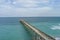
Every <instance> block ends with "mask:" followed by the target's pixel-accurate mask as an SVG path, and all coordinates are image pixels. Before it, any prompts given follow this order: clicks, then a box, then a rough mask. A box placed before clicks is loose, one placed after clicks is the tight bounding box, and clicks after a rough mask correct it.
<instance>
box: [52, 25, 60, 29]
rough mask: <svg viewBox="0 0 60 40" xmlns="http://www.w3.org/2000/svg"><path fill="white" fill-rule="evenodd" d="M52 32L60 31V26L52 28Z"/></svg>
mask: <svg viewBox="0 0 60 40" xmlns="http://www.w3.org/2000/svg"><path fill="white" fill-rule="evenodd" d="M51 29H52V30H60V25H57V26H53V27H51Z"/></svg>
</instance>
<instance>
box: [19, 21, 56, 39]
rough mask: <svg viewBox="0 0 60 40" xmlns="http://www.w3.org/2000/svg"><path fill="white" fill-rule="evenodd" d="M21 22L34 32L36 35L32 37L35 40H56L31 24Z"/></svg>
mask: <svg viewBox="0 0 60 40" xmlns="http://www.w3.org/2000/svg"><path fill="white" fill-rule="evenodd" d="M20 22H21V23H22V24H23V25H24V26H25V28H27V29H28V30H31V31H33V32H34V34H35V35H34V36H33V37H32V38H33V40H55V38H53V37H51V36H49V35H47V34H46V33H44V32H42V31H41V30H39V29H37V28H35V27H34V26H32V25H31V24H29V23H28V22H27V21H25V20H20Z"/></svg>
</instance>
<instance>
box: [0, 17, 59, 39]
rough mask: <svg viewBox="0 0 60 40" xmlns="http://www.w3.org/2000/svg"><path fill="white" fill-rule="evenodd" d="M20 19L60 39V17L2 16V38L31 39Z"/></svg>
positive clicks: (0, 25) (0, 20)
mask: <svg viewBox="0 0 60 40" xmlns="http://www.w3.org/2000/svg"><path fill="white" fill-rule="evenodd" d="M20 19H24V20H26V21H28V22H29V23H30V24H31V25H33V26H35V27H36V28H38V29H40V30H41V31H43V32H45V33H46V34H48V35H50V36H52V37H55V38H56V40H60V17H0V40H31V38H32V37H31V35H30V34H29V33H28V32H27V31H26V30H25V28H24V26H23V25H22V24H21V23H20V22H19V21H20Z"/></svg>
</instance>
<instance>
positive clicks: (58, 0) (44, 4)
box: [0, 0, 60, 17]
mask: <svg viewBox="0 0 60 40" xmlns="http://www.w3.org/2000/svg"><path fill="white" fill-rule="evenodd" d="M43 16H45V17H46V16H49V17H51V16H55V17H56V16H58V17H60V0H0V17H43Z"/></svg>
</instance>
